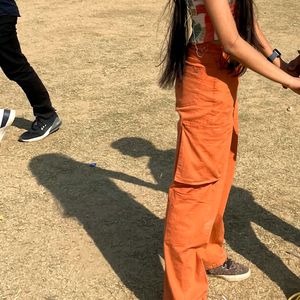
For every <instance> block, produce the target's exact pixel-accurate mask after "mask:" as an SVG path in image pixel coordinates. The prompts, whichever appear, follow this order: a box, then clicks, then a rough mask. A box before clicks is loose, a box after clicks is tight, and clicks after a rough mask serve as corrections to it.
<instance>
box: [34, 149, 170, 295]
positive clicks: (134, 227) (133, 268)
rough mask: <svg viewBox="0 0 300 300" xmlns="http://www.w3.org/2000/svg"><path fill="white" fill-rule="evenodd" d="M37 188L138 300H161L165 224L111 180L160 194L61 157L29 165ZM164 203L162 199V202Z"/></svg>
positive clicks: (123, 176)
mask: <svg viewBox="0 0 300 300" xmlns="http://www.w3.org/2000/svg"><path fill="white" fill-rule="evenodd" d="M30 169H31V171H32V173H33V174H34V176H35V177H36V178H37V180H38V183H39V184H41V185H43V186H45V187H46V188H47V189H48V190H49V191H50V192H51V193H52V194H53V196H54V197H55V199H57V201H58V203H59V204H60V206H62V208H63V211H64V215H65V216H66V217H74V218H76V219H77V220H78V221H79V222H80V223H81V224H82V225H83V227H84V229H85V230H86V232H87V234H88V235H89V236H90V237H91V238H92V239H93V241H94V243H95V245H96V246H97V247H98V249H99V251H100V252H101V253H102V255H103V256H104V257H105V259H106V260H107V262H108V263H109V264H110V266H111V267H112V269H113V270H114V272H115V273H116V274H117V276H118V277H119V278H120V280H121V281H122V282H123V284H124V285H125V286H126V287H127V288H128V289H129V290H131V291H132V292H133V293H134V294H135V296H136V297H137V299H141V300H150V299H153V300H157V299H161V298H162V282H163V268H162V265H161V262H160V259H159V255H161V253H162V237H163V220H161V219H159V218H158V217H157V216H155V215H154V214H153V213H152V212H151V211H149V210H148V209H147V208H145V207H144V206H143V205H141V204H139V203H138V202H137V201H135V199H134V197H133V196H132V195H130V194H129V193H126V192H125V191H123V190H121V189H120V188H119V187H118V186H117V185H116V184H115V183H114V181H113V179H118V180H124V181H126V182H130V183H133V184H137V185H142V186H145V187H150V188H154V189H156V186H155V184H152V183H147V182H144V181H142V180H140V179H138V178H135V177H132V176H129V175H126V174H122V173H119V172H114V171H110V170H105V169H103V168H101V167H96V168H91V167H89V165H88V164H85V163H81V162H78V161H75V160H73V159H71V158H70V157H67V156H64V155H61V154H45V155H40V156H38V157H35V158H33V159H32V160H31V162H30ZM162 201H164V199H162Z"/></svg>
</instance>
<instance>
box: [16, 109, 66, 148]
mask: <svg viewBox="0 0 300 300" xmlns="http://www.w3.org/2000/svg"><path fill="white" fill-rule="evenodd" d="M61 123H62V122H61V120H60V119H59V117H58V115H57V114H54V116H52V117H50V118H49V119H43V118H41V117H36V119H35V121H34V122H33V123H32V125H31V128H30V129H29V130H28V131H26V132H24V133H23V134H22V135H21V136H20V138H19V141H20V142H36V141H39V140H42V139H44V138H45V137H46V136H48V135H49V134H51V133H53V132H55V131H56V130H58V129H59V128H60V125H61Z"/></svg>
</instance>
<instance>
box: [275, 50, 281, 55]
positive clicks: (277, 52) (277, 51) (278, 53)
mask: <svg viewBox="0 0 300 300" xmlns="http://www.w3.org/2000/svg"><path fill="white" fill-rule="evenodd" d="M274 52H276V54H277V57H279V56H281V53H280V52H279V50H277V49H274Z"/></svg>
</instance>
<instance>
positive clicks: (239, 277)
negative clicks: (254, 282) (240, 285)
mask: <svg viewBox="0 0 300 300" xmlns="http://www.w3.org/2000/svg"><path fill="white" fill-rule="evenodd" d="M250 275H251V270H250V269H249V271H248V272H247V273H245V274H241V275H210V276H212V277H218V278H222V279H224V280H226V281H230V282H235V281H242V280H245V279H247V278H249V277H250Z"/></svg>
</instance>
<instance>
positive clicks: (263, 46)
mask: <svg viewBox="0 0 300 300" xmlns="http://www.w3.org/2000/svg"><path fill="white" fill-rule="evenodd" d="M254 28H255V33H256V36H257V38H258V40H259V43H260V47H259V48H258V50H259V51H260V52H261V53H262V54H263V55H264V56H265V57H269V56H270V55H271V54H272V52H273V49H274V48H272V46H271V45H270V43H269V41H268V40H267V38H266V37H265V35H264V34H263V32H262V30H261V28H260V26H259V24H258V22H257V21H255V23H254ZM273 64H275V65H276V66H277V67H279V68H280V69H282V70H284V71H285V72H287V66H288V64H287V63H286V62H285V61H284V60H282V59H281V58H278V57H277V58H275V59H274V61H273Z"/></svg>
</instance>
